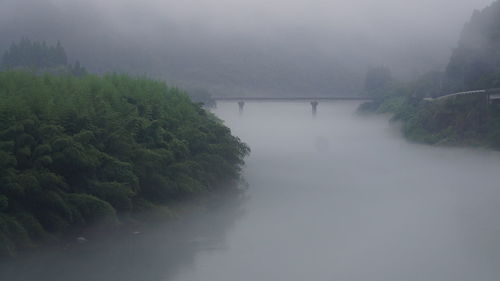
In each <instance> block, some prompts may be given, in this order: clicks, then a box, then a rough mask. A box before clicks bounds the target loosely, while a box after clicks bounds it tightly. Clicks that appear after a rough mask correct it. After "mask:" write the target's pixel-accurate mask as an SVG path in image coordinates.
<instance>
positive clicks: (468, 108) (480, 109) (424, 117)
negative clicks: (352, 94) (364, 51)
mask: <svg viewBox="0 0 500 281" xmlns="http://www.w3.org/2000/svg"><path fill="white" fill-rule="evenodd" d="M359 110H360V111H361V112H378V113H391V114H392V120H393V121H400V122H401V123H402V131H403V134H404V136H405V137H407V138H408V139H410V140H412V141H416V142H421V143H427V144H448V145H467V146H484V147H490V148H494V149H500V107H499V105H496V104H486V103H485V97H484V96H481V95H479V96H474V95H469V96H459V97H454V98H449V99H441V100H435V101H426V100H423V99H419V98H414V97H411V96H395V97H390V98H386V99H383V100H379V101H374V102H370V103H366V104H363V105H361V106H360V108H359Z"/></svg>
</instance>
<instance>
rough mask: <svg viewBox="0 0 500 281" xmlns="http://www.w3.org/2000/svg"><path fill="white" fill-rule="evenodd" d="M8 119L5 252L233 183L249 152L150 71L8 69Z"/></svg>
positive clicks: (1, 146) (2, 188)
mask: <svg viewBox="0 0 500 281" xmlns="http://www.w3.org/2000/svg"><path fill="white" fill-rule="evenodd" d="M0 119H1V122H0V166H1V168H0V255H11V254H13V253H14V252H15V250H16V249H19V248H25V247H30V246H33V245H35V244H38V243H40V242H42V241H46V240H47V239H49V240H51V239H52V240H53V239H57V238H59V237H61V236H62V235H64V234H65V233H68V231H73V230H75V229H78V228H80V227H81V228H83V227H87V226H89V225H92V224H104V225H113V224H116V223H118V222H119V219H120V217H121V216H126V215H127V214H133V213H135V212H139V211H142V210H145V209H147V208H151V207H152V206H154V205H155V204H167V205H168V203H170V202H173V201H178V200H181V199H184V198H190V197H192V196H194V195H196V194H199V193H203V192H206V191H216V190H221V191H222V190H223V189H228V188H231V187H232V186H235V185H234V184H235V183H236V182H237V181H238V180H239V174H240V169H241V165H242V164H243V157H244V156H245V155H246V154H247V153H248V152H249V149H248V147H247V146H246V145H245V144H243V143H242V142H241V141H240V140H239V139H238V138H236V137H234V136H232V135H231V133H230V130H229V129H228V128H226V127H225V126H223V125H222V124H221V122H220V121H218V120H217V119H216V118H215V117H214V116H212V115H211V114H210V113H207V112H206V111H205V110H203V109H202V108H200V106H198V105H196V104H193V103H192V102H191V101H190V99H189V98H188V97H187V95H185V94H184V93H183V92H181V91H179V90H178V89H175V88H169V87H167V86H166V85H165V84H163V83H160V82H155V81H152V80H148V79H145V78H130V77H127V76H121V75H108V76H105V77H103V78H100V77H97V76H90V75H87V76H84V77H81V78H77V77H74V76H69V75H67V76H55V75H50V74H43V75H37V74H33V73H26V72H16V71H8V72H0ZM117 214H118V216H117Z"/></svg>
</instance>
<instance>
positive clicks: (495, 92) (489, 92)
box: [424, 88, 500, 103]
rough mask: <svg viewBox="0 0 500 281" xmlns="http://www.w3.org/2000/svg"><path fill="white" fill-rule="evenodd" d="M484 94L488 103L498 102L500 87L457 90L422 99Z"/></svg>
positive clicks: (434, 99)
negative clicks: (456, 91)
mask: <svg viewBox="0 0 500 281" xmlns="http://www.w3.org/2000/svg"><path fill="white" fill-rule="evenodd" d="M471 95H475V96H478V95H480V96H484V97H485V98H486V100H487V102H488V103H498V102H500V88H495V89H484V90H474V91H466V92H458V93H452V94H448V95H444V96H440V97H436V98H425V99H424V100H427V101H438V100H445V99H449V98H453V97H459V96H471Z"/></svg>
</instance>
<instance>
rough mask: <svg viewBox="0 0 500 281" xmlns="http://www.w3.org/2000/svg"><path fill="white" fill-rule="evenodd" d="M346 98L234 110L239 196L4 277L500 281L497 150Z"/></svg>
mask: <svg viewBox="0 0 500 281" xmlns="http://www.w3.org/2000/svg"><path fill="white" fill-rule="evenodd" d="M357 105H358V103H356V102H332V103H326V102H322V103H320V104H319V106H318V114H317V116H316V117H315V118H313V117H312V114H311V106H310V105H309V104H308V103H304V102H297V103H295V102H293V103H292V102H290V103H286V102H280V103H278V102H276V103H272V102H271V103H258V102H252V103H247V104H246V105H245V109H244V112H243V113H242V114H241V115H240V114H239V112H238V106H237V104H236V103H235V102H232V103H219V104H218V107H217V109H215V110H214V112H215V113H216V114H217V116H219V117H220V118H221V119H223V120H225V123H226V125H228V126H229V127H230V128H231V129H232V130H233V133H234V134H236V135H237V136H239V137H240V138H241V139H243V140H244V141H245V142H247V143H248V144H249V145H250V147H251V148H252V153H251V155H250V157H249V158H248V159H247V165H246V168H245V173H244V174H245V179H246V181H247V182H248V186H249V188H248V190H247V196H246V197H247V198H246V200H245V201H244V202H242V203H241V205H240V206H236V207H235V206H229V207H228V206H224V207H221V208H218V209H216V210H215V211H212V212H210V213H207V214H205V215H203V216H197V217H194V218H187V219H186V220H185V221H184V222H178V223H174V224H173V225H167V226H161V227H157V228H155V229H153V230H149V231H146V232H145V233H144V234H143V235H138V236H133V237H132V236H131V237H125V238H124V237H122V238H120V239H109V240H105V241H100V242H93V241H90V242H89V243H88V244H87V245H84V246H82V249H75V250H72V251H71V252H70V253H48V254H45V255H42V256H35V257H33V258H30V259H29V260H28V262H26V261H25V260H24V261H19V262H16V261H13V262H11V263H8V264H3V265H2V266H1V267H0V280H9V281H14V280H47V281H49V280H50V281H56V280H61V281H62V280H65V281H77V280H82V281H83V280H85V281H94V280H99V281H101V280H102V281H104V280H106V281H114V280H117V281H118V280H120V281H139V280H140V281H255V280H259V281H279V280H286V281H305V280H311V281H334V280H338V281H365V280H366V281H368V280H370V281H401V280H404V281H422V280H425V281H470V280H475V281H498V280H499V277H500V267H498V265H499V264H500V246H499V245H500V244H499V243H498V238H499V237H500V227H499V225H500V217H499V216H498V213H500V185H499V183H500V173H499V172H500V154H498V153H496V152H488V151H478V150H471V149H463V148H442V147H431V146H424V145H417V144H411V143H408V142H407V141H405V140H404V139H403V138H402V137H401V135H400V133H399V131H398V129H397V128H395V125H391V124H390V123H389V122H388V117H380V116H365V117H363V116H358V115H356V114H355V111H356V107H357Z"/></svg>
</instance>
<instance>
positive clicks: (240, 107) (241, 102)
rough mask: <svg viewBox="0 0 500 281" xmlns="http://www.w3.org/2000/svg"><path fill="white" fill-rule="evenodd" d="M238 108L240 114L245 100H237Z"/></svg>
mask: <svg viewBox="0 0 500 281" xmlns="http://www.w3.org/2000/svg"><path fill="white" fill-rule="evenodd" d="M238 108H239V109H240V114H242V113H243V110H244V108H245V102H244V101H239V102H238Z"/></svg>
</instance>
